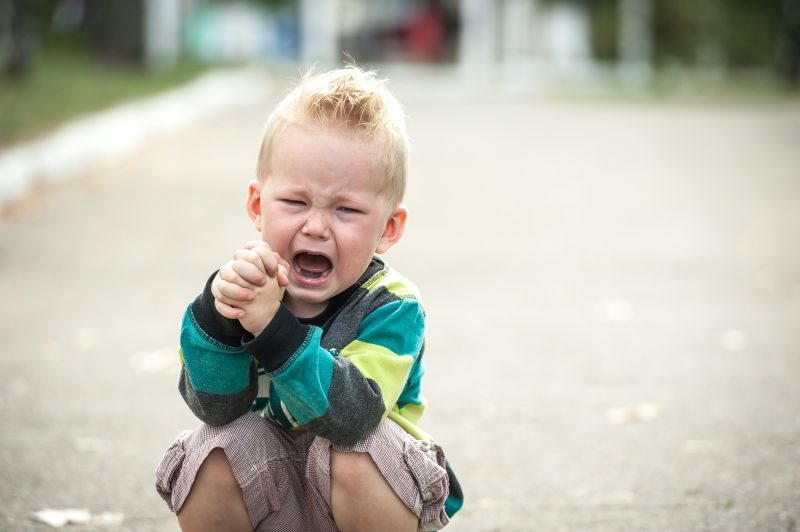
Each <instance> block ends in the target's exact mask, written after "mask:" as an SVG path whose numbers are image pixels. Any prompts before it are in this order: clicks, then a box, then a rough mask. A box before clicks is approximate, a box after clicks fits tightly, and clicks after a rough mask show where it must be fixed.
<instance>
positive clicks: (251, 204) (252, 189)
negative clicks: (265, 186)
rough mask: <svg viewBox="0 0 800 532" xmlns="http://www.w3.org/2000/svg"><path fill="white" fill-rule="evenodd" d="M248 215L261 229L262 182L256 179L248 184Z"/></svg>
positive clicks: (257, 227) (258, 228)
mask: <svg viewBox="0 0 800 532" xmlns="http://www.w3.org/2000/svg"><path fill="white" fill-rule="evenodd" d="M247 215H248V216H250V220H252V222H253V223H254V224H255V225H256V229H257V230H259V231H261V184H260V183H259V182H258V181H256V180H255V179H254V180H253V181H250V184H249V185H247Z"/></svg>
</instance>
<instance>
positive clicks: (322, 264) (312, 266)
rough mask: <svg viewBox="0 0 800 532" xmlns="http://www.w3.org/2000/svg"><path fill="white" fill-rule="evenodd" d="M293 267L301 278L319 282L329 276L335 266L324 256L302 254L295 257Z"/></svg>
mask: <svg viewBox="0 0 800 532" xmlns="http://www.w3.org/2000/svg"><path fill="white" fill-rule="evenodd" d="M292 267H293V269H294V271H295V272H297V273H298V274H299V275H300V276H301V277H304V278H306V279H309V280H312V281H318V280H321V279H324V278H325V277H327V276H328V274H329V273H330V272H331V270H332V269H333V264H332V263H331V261H330V259H328V257H326V256H324V255H317V254H316V253H309V252H301V253H298V254H297V255H295V256H294V260H293V261H292Z"/></svg>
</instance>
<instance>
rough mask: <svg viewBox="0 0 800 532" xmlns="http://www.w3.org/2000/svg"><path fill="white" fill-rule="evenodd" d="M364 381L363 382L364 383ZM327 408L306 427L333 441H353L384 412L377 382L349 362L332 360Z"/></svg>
mask: <svg viewBox="0 0 800 532" xmlns="http://www.w3.org/2000/svg"><path fill="white" fill-rule="evenodd" d="M365 381H366V385H365ZM328 400H329V406H328V410H327V411H326V412H325V414H324V415H323V416H321V417H318V418H316V419H314V420H313V421H311V422H310V423H308V424H307V425H306V429H307V430H309V431H310V432H313V433H314V434H317V435H319V436H322V437H323V438H325V439H327V440H330V441H332V442H334V443H355V442H357V441H358V440H361V439H363V438H364V437H365V436H366V435H367V434H369V432H370V431H371V430H372V429H374V428H375V427H377V426H378V424H379V423H380V422H381V418H382V417H383V414H384V413H385V406H384V404H383V396H382V395H381V390H380V386H378V383H376V382H375V381H373V380H372V379H365V378H364V375H363V374H362V373H361V371H359V369H358V368H356V367H355V366H354V365H353V364H351V363H350V362H347V361H346V360H341V359H338V358H337V359H335V360H334V368H333V376H332V377H331V385H330V388H329V390H328Z"/></svg>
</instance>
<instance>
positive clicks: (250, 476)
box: [156, 414, 313, 530]
mask: <svg viewBox="0 0 800 532" xmlns="http://www.w3.org/2000/svg"><path fill="white" fill-rule="evenodd" d="M312 440H313V435H311V434H308V433H301V432H294V431H289V430H285V429H282V428H279V427H277V426H276V425H273V424H272V423H270V422H268V421H266V420H265V419H264V418H262V417H260V416H258V415H256V414H246V415H244V416H242V417H240V418H238V419H236V420H234V421H232V422H231V423H228V424H227V425H224V426H219V427H212V426H209V425H201V426H200V427H199V428H198V429H197V430H195V431H193V432H188V433H183V434H181V435H180V436H179V437H178V439H177V440H176V441H175V442H174V443H173V444H172V445H171V446H170V447H169V448H168V449H167V451H166V453H165V454H164V457H163V458H162V459H161V463H160V464H159V466H158V469H157V471H156V487H157V489H158V492H159V494H160V495H161V497H162V498H163V499H164V501H165V502H166V503H167V505H168V506H169V508H170V510H172V511H173V512H175V513H177V514H178V520H179V522H180V524H181V526H182V527H184V529H185V530H253V529H256V530H309V529H310V525H309V522H310V514H309V511H308V508H307V498H306V490H305V463H306V459H307V456H308V447H309V445H310V444H311V441H312ZM243 510H244V511H243ZM213 519H219V520H220V522H221V523H225V524H226V525H229V528H224V527H223V526H222V525H217V524H216V523H215V522H214V521H213Z"/></svg>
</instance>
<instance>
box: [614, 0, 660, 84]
mask: <svg viewBox="0 0 800 532" xmlns="http://www.w3.org/2000/svg"><path fill="white" fill-rule="evenodd" d="M618 5H619V15H618V16H619V27H620V30H619V41H618V50H619V66H618V72H619V77H620V79H621V80H622V82H623V83H625V84H627V85H631V86H635V87H641V86H643V85H646V84H647V83H649V81H650V78H651V76H652V66H651V64H650V58H651V56H652V52H653V29H652V28H653V25H652V22H653V9H652V5H651V0H619V4H618Z"/></svg>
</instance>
